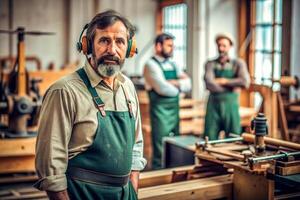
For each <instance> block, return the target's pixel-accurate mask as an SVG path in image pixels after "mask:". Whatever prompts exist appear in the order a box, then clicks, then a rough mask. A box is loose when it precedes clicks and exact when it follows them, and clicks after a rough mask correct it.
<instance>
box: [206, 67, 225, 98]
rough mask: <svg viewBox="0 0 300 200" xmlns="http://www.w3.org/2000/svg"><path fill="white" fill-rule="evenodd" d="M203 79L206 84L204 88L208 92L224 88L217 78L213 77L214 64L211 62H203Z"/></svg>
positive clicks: (222, 90) (220, 90) (219, 90)
mask: <svg viewBox="0 0 300 200" xmlns="http://www.w3.org/2000/svg"><path fill="white" fill-rule="evenodd" d="M204 81H205V84H206V89H208V90H209V91H210V92H224V91H226V88H225V87H223V86H222V84H221V83H220V82H219V79H216V78H215V72H214V66H213V63H212V62H207V63H206V64H205V74H204Z"/></svg>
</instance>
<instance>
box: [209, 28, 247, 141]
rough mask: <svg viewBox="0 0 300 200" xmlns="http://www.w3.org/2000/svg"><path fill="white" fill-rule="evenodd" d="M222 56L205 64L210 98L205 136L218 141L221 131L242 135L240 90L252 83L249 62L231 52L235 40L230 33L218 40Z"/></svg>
mask: <svg viewBox="0 0 300 200" xmlns="http://www.w3.org/2000/svg"><path fill="white" fill-rule="evenodd" d="M216 44H217V47H218V52H219V56H218V57H217V58H216V59H213V60H209V61H208V62H207V63H206V64H205V75H204V80H205V84H206V88H207V89H208V90H209V91H210V95H209V98H208V102H207V107H206V116H205V130H204V136H208V137H209V139H210V140H216V139H218V137H219V132H220V131H222V130H224V131H225V134H226V136H228V135H229V133H234V134H240V133H241V126H240V115H239V98H238V97H239V91H240V89H241V88H247V87H249V84H250V76H249V73H248V70H247V66H246V63H245V62H244V61H243V60H242V59H232V58H230V57H229V55H228V53H229V50H230V49H231V47H232V46H233V40H232V38H231V37H230V36H229V35H228V34H219V35H217V37H216Z"/></svg>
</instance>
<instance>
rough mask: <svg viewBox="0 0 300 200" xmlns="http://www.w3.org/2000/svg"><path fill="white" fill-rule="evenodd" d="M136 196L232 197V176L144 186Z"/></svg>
mask: <svg viewBox="0 0 300 200" xmlns="http://www.w3.org/2000/svg"><path fill="white" fill-rule="evenodd" d="M138 197H139V198H138V199H140V200H152V199H153V200H157V199H160V200H166V199H168V200H171V199H176V200H177V199H185V200H189V199H218V198H227V199H232V176H231V175H222V176H216V177H210V178H204V179H197V180H191V181H183V182H178V183H172V184H166V185H159V186H153V187H146V188H142V189H140V190H139V194H138Z"/></svg>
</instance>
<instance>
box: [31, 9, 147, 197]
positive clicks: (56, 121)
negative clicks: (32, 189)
mask: <svg viewBox="0 0 300 200" xmlns="http://www.w3.org/2000/svg"><path fill="white" fill-rule="evenodd" d="M85 29H87V30H86V36H83V37H82V42H79V43H78V48H79V50H82V51H83V53H84V54H86V57H87V60H86V64H85V66H83V68H81V69H79V70H78V71H77V72H74V73H72V74H70V75H68V76H66V77H64V78H62V79H61V80H59V81H58V82H56V83H55V84H54V85H52V86H51V87H50V88H49V90H48V91H47V93H46V95H45V97H44V101H43V106H42V109H41V119H40V126H39V130H38V138H37V148H36V152H37V154H36V168H37V173H38V175H39V178H40V180H39V181H38V182H37V183H36V187H37V188H39V189H41V190H46V191H47V194H48V196H49V198H50V199H69V198H70V199H137V195H136V192H137V188H138V178H139V171H140V170H142V169H143V168H144V166H145V164H146V161H145V159H144V158H143V138H142V132H141V120H140V111H139V104H138V99H137V95H136V92H135V89H134V86H133V84H132V82H131V81H130V80H129V79H128V78H127V77H125V76H124V75H123V74H122V73H121V72H120V69H121V67H122V66H123V63H124V61H125V57H129V56H130V55H132V54H133V53H132V52H134V50H135V49H133V51H132V48H134V47H132V44H133V43H134V42H133V36H134V28H133V26H132V25H131V24H130V22H129V21H128V20H127V19H125V18H124V17H122V16H121V15H120V14H119V13H117V12H115V11H106V12H103V13H99V14H97V15H96V16H95V17H94V18H93V19H92V21H91V22H90V23H89V24H88V25H87V26H86V27H85ZM83 31H84V30H83ZM82 33H83V32H82Z"/></svg>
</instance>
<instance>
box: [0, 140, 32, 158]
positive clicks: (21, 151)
mask: <svg viewBox="0 0 300 200" xmlns="http://www.w3.org/2000/svg"><path fill="white" fill-rule="evenodd" d="M35 142H36V137H32V138H18V139H0V157H10V156H34V155H35Z"/></svg>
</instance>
